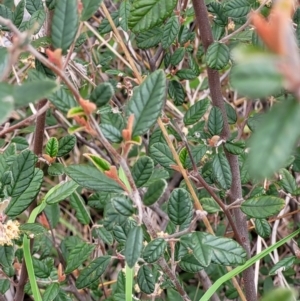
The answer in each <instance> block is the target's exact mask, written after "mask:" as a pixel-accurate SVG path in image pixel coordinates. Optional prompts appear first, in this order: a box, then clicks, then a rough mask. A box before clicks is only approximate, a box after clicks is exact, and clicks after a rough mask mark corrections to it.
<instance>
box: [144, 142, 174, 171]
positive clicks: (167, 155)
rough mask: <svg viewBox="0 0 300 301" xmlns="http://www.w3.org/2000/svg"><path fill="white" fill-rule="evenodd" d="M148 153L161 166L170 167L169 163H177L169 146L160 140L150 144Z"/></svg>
mask: <svg viewBox="0 0 300 301" xmlns="http://www.w3.org/2000/svg"><path fill="white" fill-rule="evenodd" d="M150 155H151V157H152V158H153V159H154V160H155V161H157V162H158V163H159V164H160V165H161V166H163V167H165V168H167V169H171V167H170V166H171V165H177V164H176V162H175V160H174V159H173V155H172V152H171V150H170V148H169V147H168V146H167V145H166V144H165V143H162V142H156V143H154V144H152V145H151V146H150Z"/></svg>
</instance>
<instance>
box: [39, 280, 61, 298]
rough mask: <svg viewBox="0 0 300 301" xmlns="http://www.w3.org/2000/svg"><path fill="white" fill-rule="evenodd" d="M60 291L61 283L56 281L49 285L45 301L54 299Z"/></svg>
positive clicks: (45, 293) (44, 296)
mask: <svg viewBox="0 0 300 301" xmlns="http://www.w3.org/2000/svg"><path fill="white" fill-rule="evenodd" d="M58 293H59V284H58V283H56V282H54V283H51V284H50V285H48V286H47V288H46V290H45V292H44V295H43V301H53V300H54V299H55V298H56V296H57V295H58Z"/></svg>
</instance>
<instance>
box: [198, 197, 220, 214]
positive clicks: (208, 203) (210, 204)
mask: <svg viewBox="0 0 300 301" xmlns="http://www.w3.org/2000/svg"><path fill="white" fill-rule="evenodd" d="M201 205H202V207H203V209H204V210H205V211H207V213H210V214H214V213H217V212H219V211H221V208H220V206H219V205H218V203H217V202H216V201H215V200H214V199H213V198H201Z"/></svg>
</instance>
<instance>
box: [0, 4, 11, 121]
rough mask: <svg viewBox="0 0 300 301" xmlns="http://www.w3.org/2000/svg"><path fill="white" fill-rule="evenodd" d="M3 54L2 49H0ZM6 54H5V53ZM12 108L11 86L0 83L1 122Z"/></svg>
mask: <svg viewBox="0 0 300 301" xmlns="http://www.w3.org/2000/svg"><path fill="white" fill-rule="evenodd" d="M0 8H1V4H0ZM2 54H3V51H2ZM5 55H6V54H5ZM4 60H5V62H4V64H5V65H6V63H7V56H6V58H4ZM1 67H2V68H3V70H4V69H5V68H6V66H3V65H2V66H1ZM13 109H14V95H13V88H12V86H11V85H9V84H7V83H0V110H1V115H0V122H1V123H3V122H4V121H6V118H7V117H8V116H9V114H10V113H11V112H12V111H13Z"/></svg>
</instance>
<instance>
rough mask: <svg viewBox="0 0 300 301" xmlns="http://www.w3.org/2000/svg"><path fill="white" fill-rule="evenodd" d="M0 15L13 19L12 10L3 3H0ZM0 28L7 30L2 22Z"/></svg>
mask: <svg viewBox="0 0 300 301" xmlns="http://www.w3.org/2000/svg"><path fill="white" fill-rule="evenodd" d="M0 16H1V17H3V18H5V19H9V20H13V12H12V11H11V10H10V9H9V8H8V7H7V6H5V5H3V4H0ZM0 29H2V30H6V31H7V30H8V29H7V27H5V26H3V25H2V24H0Z"/></svg>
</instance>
